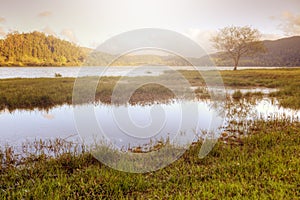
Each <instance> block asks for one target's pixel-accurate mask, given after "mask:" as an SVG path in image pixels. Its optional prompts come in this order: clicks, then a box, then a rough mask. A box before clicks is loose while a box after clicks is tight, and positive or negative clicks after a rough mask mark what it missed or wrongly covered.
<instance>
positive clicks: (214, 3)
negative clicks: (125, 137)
mask: <svg viewBox="0 0 300 200" xmlns="http://www.w3.org/2000/svg"><path fill="white" fill-rule="evenodd" d="M231 25H235V26H245V25H250V26H251V27H253V28H256V29H258V30H259V31H260V32H261V33H262V39H270V40H274V39H278V38H282V37H288V36H294V35H300V0H247V1H246V0H0V38H4V37H5V35H6V34H7V33H9V32H12V31H19V32H31V31H42V32H45V33H46V34H51V35H55V36H57V37H60V38H61V39H66V40H69V41H71V42H74V43H76V44H78V45H80V46H85V47H90V48H96V47H97V46H98V45H99V44H101V43H103V42H104V41H106V40H108V39H109V38H111V37H112V36H115V35H118V34H120V33H123V32H126V31H131V30H134V29H139V28H162V29H168V30H172V31H176V32H179V33H181V34H184V35H185V36H187V37H189V38H191V39H192V40H194V41H196V42H197V43H198V44H200V45H201V46H202V47H203V48H204V49H205V50H207V51H208V52H210V51H213V49H212V46H211V42H210V41H209V38H210V37H211V35H212V34H214V33H215V32H216V31H217V30H219V29H220V28H223V27H225V26H231Z"/></svg>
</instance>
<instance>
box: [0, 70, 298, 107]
mask: <svg viewBox="0 0 300 200" xmlns="http://www.w3.org/2000/svg"><path fill="white" fill-rule="evenodd" d="M181 73H182V74H183V75H184V76H185V77H186V78H187V80H188V81H189V82H190V84H191V85H192V86H203V85H205V84H204V81H203V79H202V78H201V77H200V76H199V74H198V73H197V72H194V71H181ZM210 73H211V72H205V73H204V74H205V76H208V77H209V76H211V74H210ZM221 75H222V78H223V81H224V84H225V86H226V87H236V88H241V87H268V88H278V89H279V91H278V92H275V93H272V94H270V96H273V97H277V98H278V99H279V101H280V103H281V105H282V106H284V107H289V108H295V109H299V108H300V89H299V88H300V69H273V70H266V69H262V70H257V69H254V70H240V71H235V72H233V71H221ZM212 78H214V77H212ZM119 79H120V77H105V78H102V79H101V80H100V84H99V85H98V87H97V90H96V94H95V97H96V99H97V100H101V101H102V102H105V103H109V102H110V101H111V99H110V98H111V95H112V92H113V88H114V86H115V84H116V83H117V81H118V80H119ZM134 79H136V80H134ZM141 79H149V80H150V79H151V78H150V77H140V78H132V79H128V80H132V83H134V82H139V80H141ZM158 79H160V80H164V81H168V82H169V83H174V84H178V82H177V77H176V76H173V74H172V73H167V74H164V75H162V76H160V77H158ZM74 81H75V79H74V78H38V79H4V80H0V109H4V108H8V109H10V110H13V109H16V108H35V107H39V108H47V107H51V106H54V105H61V104H64V103H68V104H70V103H72V92H73V85H74ZM94 81H97V79H96V78H95V79H94ZM133 85H134V84H133ZM124 89H127V90H130V89H131V86H129V84H126V83H124ZM197 91H200V92H201V89H200V90H196V92H197ZM125 93H126V92H124V94H125ZM200 96H201V95H200ZM202 96H203V95H202ZM204 96H206V97H207V95H204ZM173 97H174V94H173V93H172V92H171V91H170V90H169V89H167V88H164V87H160V86H159V85H157V84H149V85H145V86H143V87H141V88H139V89H138V90H136V92H135V93H134V94H133V96H132V97H131V99H130V101H131V103H137V102H147V101H149V102H151V101H154V100H163V101H165V100H168V99H170V98H173Z"/></svg>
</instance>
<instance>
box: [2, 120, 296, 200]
mask: <svg viewBox="0 0 300 200" xmlns="http://www.w3.org/2000/svg"><path fill="white" fill-rule="evenodd" d="M255 127H256V128H255V129H252V131H251V133H250V135H249V137H245V138H242V139H237V138H234V137H233V138H227V139H220V140H219V142H218V143H217V145H216V146H215V147H214V149H213V151H212V152H210V153H209V155H208V156H206V157H205V158H204V159H199V158H198V152H199V148H200V146H201V142H199V143H197V144H195V145H193V146H192V147H191V148H190V149H189V150H188V151H187V152H186V153H185V154H184V155H183V156H182V157H181V158H180V159H179V160H177V161H176V162H174V163H173V164H171V165H169V166H168V167H166V168H163V169H161V170H158V171H155V172H149V173H145V174H131V173H125V172H120V171H115V170H113V169H111V168H109V167H107V166H105V165H103V164H101V163H100V162H98V161H97V160H95V159H94V158H93V157H92V156H91V155H90V154H88V153H82V154H79V153H78V151H80V150H78V151H76V152H77V154H74V153H68V152H69V149H71V146H68V145H62V144H61V143H60V142H53V143H49V142H48V143H46V144H48V145H49V144H51V145H54V146H56V147H57V148H58V149H59V148H63V149H65V150H66V151H65V152H64V153H62V154H60V155H59V156H58V158H56V159H54V158H52V159H50V158H46V155H45V154H43V153H40V155H39V156H37V155H36V154H35V155H33V156H30V157H29V158H27V159H23V160H22V165H19V166H15V163H16V161H15V159H14V157H16V155H14V152H13V150H12V149H10V148H9V147H6V149H5V150H2V151H1V153H0V156H1V160H2V165H1V168H0V198H1V199H82V198H85V199H297V198H298V197H299V196H300V189H299V188H300V185H299V184H300V145H299V144H300V137H299V136H300V124H299V122H294V123H292V122H290V121H289V120H273V121H270V122H262V121H261V122H260V121H258V122H257V123H256V126H255ZM38 143H39V142H38ZM33 146H35V148H38V149H39V152H42V150H41V149H43V148H50V147H49V146H47V145H44V147H43V148H40V147H41V146H39V145H37V144H35V145H33ZM58 149H57V150H58ZM78 149H80V148H78ZM45 152H46V150H45ZM72 152H74V148H73V150H72Z"/></svg>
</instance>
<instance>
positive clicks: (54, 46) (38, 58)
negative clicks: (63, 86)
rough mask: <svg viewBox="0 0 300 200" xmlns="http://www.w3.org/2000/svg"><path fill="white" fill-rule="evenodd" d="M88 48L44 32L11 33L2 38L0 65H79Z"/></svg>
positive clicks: (0, 43)
mask: <svg viewBox="0 0 300 200" xmlns="http://www.w3.org/2000/svg"><path fill="white" fill-rule="evenodd" d="M86 55H87V52H86V49H84V48H81V47H78V46H76V45H74V44H72V43H70V42H67V41H64V40H60V39H58V38H56V37H54V36H46V35H45V34H44V33H40V32H32V33H18V32H14V33H10V34H8V35H7V36H6V38H5V39H2V40H0V66H72V65H73V66H77V65H80V64H81V63H82V62H83V61H84V58H85V57H86Z"/></svg>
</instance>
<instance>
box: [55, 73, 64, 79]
mask: <svg viewBox="0 0 300 200" xmlns="http://www.w3.org/2000/svg"><path fill="white" fill-rule="evenodd" d="M54 77H55V78H60V77H62V75H61V74H60V73H55V74H54Z"/></svg>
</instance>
